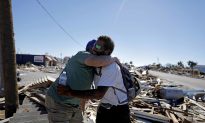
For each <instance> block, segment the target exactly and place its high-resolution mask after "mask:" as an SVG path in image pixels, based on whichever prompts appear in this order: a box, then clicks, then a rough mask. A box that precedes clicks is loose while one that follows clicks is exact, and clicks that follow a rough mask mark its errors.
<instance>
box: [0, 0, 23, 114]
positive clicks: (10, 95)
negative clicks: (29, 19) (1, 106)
mask: <svg viewBox="0 0 205 123" xmlns="http://www.w3.org/2000/svg"><path fill="white" fill-rule="evenodd" d="M0 50H1V54H2V68H1V69H2V73H3V82H4V92H5V117H6V118H8V117H11V116H13V113H15V112H16V109H17V108H18V104H19V101H18V94H17V82H16V53H15V43H14V32H13V17H12V9H11V0H0Z"/></svg>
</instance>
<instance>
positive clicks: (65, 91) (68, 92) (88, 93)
mask: <svg viewBox="0 0 205 123" xmlns="http://www.w3.org/2000/svg"><path fill="white" fill-rule="evenodd" d="M107 90H108V87H106V86H99V87H97V89H92V90H72V89H70V88H68V87H65V86H62V85H58V87H57V91H58V94H59V95H64V96H73V97H77V98H81V99H101V98H103V96H104V95H105V93H106V92H107Z"/></svg>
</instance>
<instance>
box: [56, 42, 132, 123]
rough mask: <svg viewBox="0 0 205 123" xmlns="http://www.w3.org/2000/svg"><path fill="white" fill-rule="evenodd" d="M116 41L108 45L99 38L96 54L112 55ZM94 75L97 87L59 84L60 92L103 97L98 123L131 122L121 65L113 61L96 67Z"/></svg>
mask: <svg viewBox="0 0 205 123" xmlns="http://www.w3.org/2000/svg"><path fill="white" fill-rule="evenodd" d="M113 50H114V42H112V43H110V44H109V45H106V44H105V42H102V41H101V40H99V39H98V40H97V42H96V43H95V44H94V46H93V48H92V53H93V54H96V55H111V53H112V52H113ZM96 73H97V75H95V77H94V83H95V86H96V89H93V90H74V89H73V88H72V87H71V88H70V89H68V88H65V87H64V86H62V85H59V86H58V89H57V90H58V93H59V94H61V95H64V96H74V97H78V98H81V99H101V100H100V104H99V107H98V110H97V117H96V123H115V122H116V123H131V121H130V110H129V105H128V95H127V90H126V88H125V85H124V83H123V78H122V73H121V69H120V66H119V65H118V64H117V63H112V64H110V65H108V66H105V67H100V68H97V69H96Z"/></svg>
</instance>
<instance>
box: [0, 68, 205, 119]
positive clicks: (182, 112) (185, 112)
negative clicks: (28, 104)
mask: <svg viewBox="0 0 205 123" xmlns="http://www.w3.org/2000/svg"><path fill="white" fill-rule="evenodd" d="M130 72H131V73H132V74H133V75H134V76H135V77H136V78H137V79H138V81H140V83H141V87H142V90H141V93H140V94H139V95H138V96H137V97H136V99H134V100H133V101H132V102H130V104H129V106H130V111H131V119H132V122H133V123H139V122H141V123H142V122H144V123H152V122H162V123H166V122H167V123H170V122H173V123H193V122H205V108H204V106H205V103H204V102H205V91H204V90H193V89H192V90H191V89H189V90H187V88H184V87H183V86H181V85H173V83H170V82H168V81H166V80H161V79H159V78H157V77H155V76H151V75H150V74H149V73H148V71H142V70H137V69H132V70H130ZM54 81H55V79H54V78H51V77H49V76H45V77H43V78H40V79H38V80H35V82H32V83H30V84H28V85H26V86H22V87H19V90H18V93H19V94H20V95H25V96H26V98H29V99H30V100H32V101H34V102H35V103H38V104H40V105H42V106H44V103H45V94H46V91H47V89H48V87H49V86H50V85H51V83H52V82H54ZM0 103H1V104H3V103H4V98H1V99H0ZM98 104H99V100H89V101H88V102H87V104H86V110H85V111H84V118H85V122H87V123H95V117H96V113H97V112H96V111H97V106H98ZM20 107H24V106H20ZM19 110H20V109H19Z"/></svg>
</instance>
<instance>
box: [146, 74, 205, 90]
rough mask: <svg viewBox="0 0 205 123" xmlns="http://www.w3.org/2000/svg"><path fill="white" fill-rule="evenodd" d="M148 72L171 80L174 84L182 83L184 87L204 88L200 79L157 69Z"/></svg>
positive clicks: (204, 84) (203, 83)
mask: <svg viewBox="0 0 205 123" xmlns="http://www.w3.org/2000/svg"><path fill="white" fill-rule="evenodd" d="M149 73H150V74H151V75H153V76H158V77H159V78H161V79H165V80H168V81H172V82H174V83H176V84H180V85H184V86H185V87H189V88H193V89H203V90H205V80H202V79H195V78H190V77H185V76H179V75H174V74H169V73H162V72H157V71H149Z"/></svg>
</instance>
